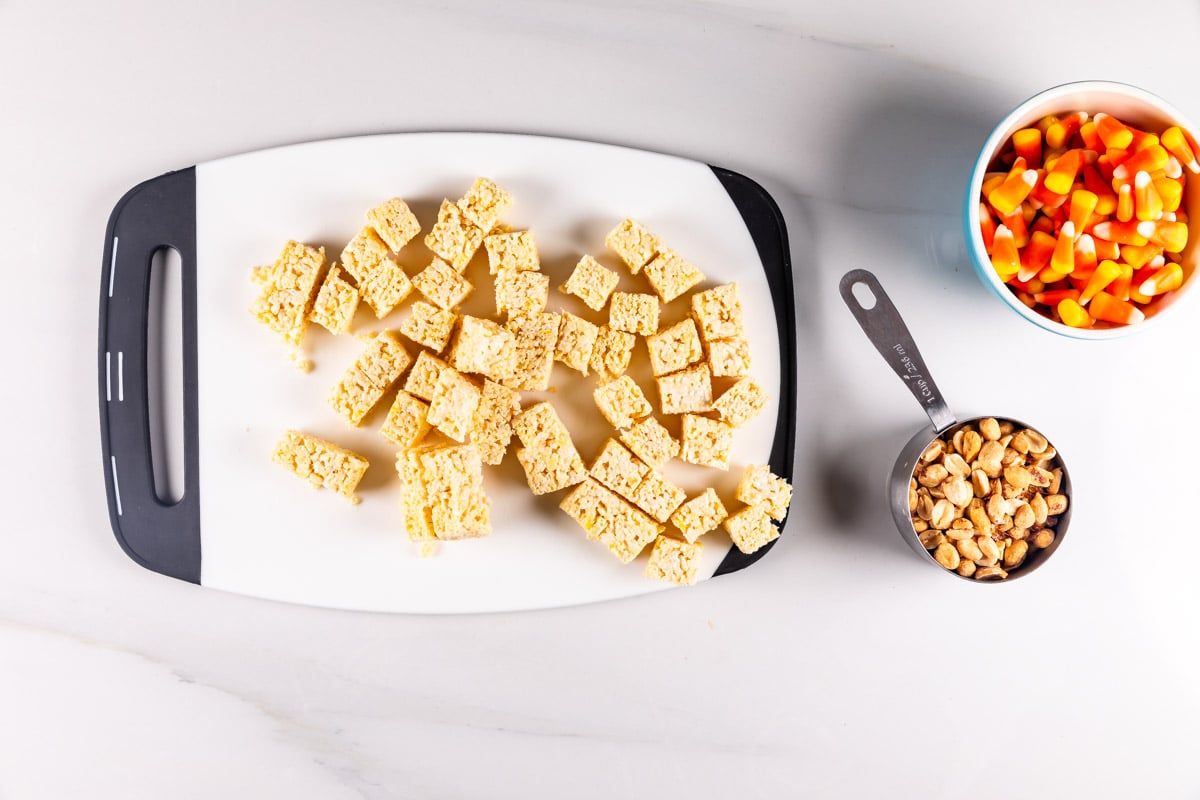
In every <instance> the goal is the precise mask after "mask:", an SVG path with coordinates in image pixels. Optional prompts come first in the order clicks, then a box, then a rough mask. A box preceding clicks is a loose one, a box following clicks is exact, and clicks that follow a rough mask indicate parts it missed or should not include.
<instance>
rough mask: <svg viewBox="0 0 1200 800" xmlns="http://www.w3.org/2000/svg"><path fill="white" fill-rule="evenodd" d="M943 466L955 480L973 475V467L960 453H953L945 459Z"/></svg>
mask: <svg viewBox="0 0 1200 800" xmlns="http://www.w3.org/2000/svg"><path fill="white" fill-rule="evenodd" d="M942 466H943V467H945V468H946V471H947V472H949V473H950V474H951V475H952V476H953V477H955V478H966V477H967V476H969V475H970V474H971V465H970V464H968V463H967V460H966V459H965V458H963V457H962V456H960V455H959V454H958V453H951V454H950V455H948V456H946V457H945V458H943V459H942Z"/></svg>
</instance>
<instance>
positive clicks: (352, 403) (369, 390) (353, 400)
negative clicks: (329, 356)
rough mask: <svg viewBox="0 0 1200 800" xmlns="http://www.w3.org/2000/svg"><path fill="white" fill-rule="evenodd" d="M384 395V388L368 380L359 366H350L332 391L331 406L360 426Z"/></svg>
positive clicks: (356, 425)
mask: <svg viewBox="0 0 1200 800" xmlns="http://www.w3.org/2000/svg"><path fill="white" fill-rule="evenodd" d="M383 395H384V390H383V389H380V388H379V387H378V386H376V385H375V384H373V383H371V381H369V380H367V377H366V376H365V375H363V374H362V372H361V371H360V370H359V369H358V367H350V369H349V370H347V372H346V374H344V375H343V376H342V378H341V380H339V381H338V383H337V386H334V387H333V391H332V392H330V394H329V407H330V408H332V409H333V410H334V411H336V412H337V414H338V416H340V417H342V418H343V419H345V420H346V421H347V422H349V423H350V424H351V425H353V426H355V427H358V426H359V425H361V424H362V421H363V418H364V417H366V416H367V414H369V413H370V411H371V409H372V408H374V407H375V404H376V403H378V402H379V400H380V399H381V398H382V397H383Z"/></svg>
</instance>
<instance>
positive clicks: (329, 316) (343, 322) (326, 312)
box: [308, 264, 358, 334]
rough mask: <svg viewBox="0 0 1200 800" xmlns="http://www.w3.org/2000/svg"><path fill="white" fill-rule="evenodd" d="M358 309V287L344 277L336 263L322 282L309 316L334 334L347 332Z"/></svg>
mask: <svg viewBox="0 0 1200 800" xmlns="http://www.w3.org/2000/svg"><path fill="white" fill-rule="evenodd" d="M356 310H358V289H355V288H354V286H353V285H352V284H351V283H350V282H349V281H347V280H346V279H345V278H343V277H342V270H341V268H339V267H338V266H337V265H336V264H335V265H333V266H332V267H330V269H329V273H328V274H327V275H326V276H325V280H324V282H322V283H321V290H320V291H319V292H317V299H316V301H315V302H314V303H313V308H312V311H311V312H310V313H309V315H308V318H309V319H310V320H312V321H313V322H315V323H317V324H318V325H320V326H321V327H322V328H324V329H325V330H327V331H329V332H330V333H333V334H338V333H347V332H348V331H349V330H350V323H351V322H352V321H353V320H354V312H355V311H356Z"/></svg>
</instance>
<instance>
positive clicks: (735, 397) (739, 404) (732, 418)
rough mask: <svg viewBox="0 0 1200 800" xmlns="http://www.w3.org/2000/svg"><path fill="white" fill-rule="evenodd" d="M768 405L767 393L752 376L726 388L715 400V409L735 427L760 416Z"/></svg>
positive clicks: (724, 419)
mask: <svg viewBox="0 0 1200 800" xmlns="http://www.w3.org/2000/svg"><path fill="white" fill-rule="evenodd" d="M766 405H767V393H766V392H764V391H763V389H762V387H761V386H759V385H758V384H757V383H755V382H754V381H752V380H751V379H750V378H742V379H741V380H740V381H738V382H737V383H735V384H734V385H733V386H730V387H729V388H728V389H726V390H725V393H724V394H722V395H721V396H720V397H718V398H717V399H716V400H714V401H713V405H712V407H713V411H716V412H717V413H718V414H720V415H721V419H722V420H723V421H725V422H727V423H729V424H730V425H732V426H733V427H735V428H740V427H741V426H743V425H745V424H746V423H747V422H749V421H750V420H751V419H753V418H754V417H756V416H758V415H759V414H760V413H761V412H762V410H763V408H765V407H766Z"/></svg>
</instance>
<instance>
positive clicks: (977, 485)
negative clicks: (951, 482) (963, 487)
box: [971, 469, 992, 497]
mask: <svg viewBox="0 0 1200 800" xmlns="http://www.w3.org/2000/svg"><path fill="white" fill-rule="evenodd" d="M971 486H972V487H974V489H975V496H976V497H987V493H988V490H989V489H991V488H992V487H991V482H990V481H989V480H988V476H987V473H986V472H984V471H983V470H981V469H977V470H975V471H974V472H972V473H971Z"/></svg>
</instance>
